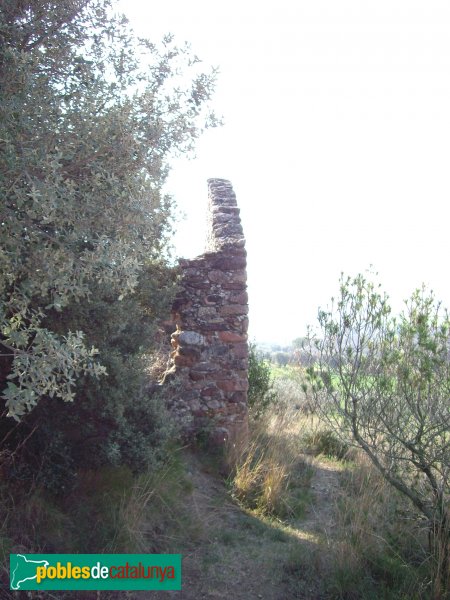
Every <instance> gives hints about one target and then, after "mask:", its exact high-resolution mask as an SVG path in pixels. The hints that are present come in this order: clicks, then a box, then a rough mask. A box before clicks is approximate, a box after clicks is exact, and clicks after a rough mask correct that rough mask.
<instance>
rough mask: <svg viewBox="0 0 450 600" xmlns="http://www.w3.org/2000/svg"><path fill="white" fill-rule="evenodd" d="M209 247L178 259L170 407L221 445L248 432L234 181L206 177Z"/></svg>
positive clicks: (244, 303) (244, 304) (243, 293)
mask: <svg viewBox="0 0 450 600" xmlns="http://www.w3.org/2000/svg"><path fill="white" fill-rule="evenodd" d="M208 189H209V196H208V197H209V207H208V236H207V243H206V252H205V253H204V254H202V255H200V256H198V257H196V258H194V259H191V260H185V259H183V260H180V268H181V271H182V277H181V291H180V293H179V294H178V296H177V298H176V300H175V303H174V306H173V315H172V316H173V320H174V322H175V325H176V331H175V332H174V333H173V334H172V340H171V343H172V348H173V352H172V354H171V360H172V362H173V367H172V369H171V371H172V373H174V372H175V373H176V374H177V375H178V376H179V378H178V380H179V381H181V385H180V386H179V387H178V392H176V393H175V394H174V396H173V397H172V399H171V404H172V406H173V408H174V409H175V410H176V411H177V413H178V414H181V415H183V414H186V415H188V416H190V417H191V430H192V431H193V432H196V431H197V432H198V431H199V430H202V429H203V428H206V429H207V430H208V429H209V430H210V431H211V433H212V435H213V438H214V439H215V440H217V441H218V442H220V441H222V440H224V439H225V440H226V439H228V438H230V437H231V436H236V435H242V434H244V435H245V432H246V430H247V388H248V345H247V328H248V316H247V315H248V297H247V285H246V281H247V276H246V250H245V239H244V234H243V231H242V226H241V222H240V217H239V208H238V207H237V204H236V196H235V193H234V191H233V188H232V186H231V184H230V182H228V181H226V180H224V179H209V180H208Z"/></svg>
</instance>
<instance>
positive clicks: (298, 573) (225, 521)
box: [141, 460, 339, 600]
mask: <svg viewBox="0 0 450 600" xmlns="http://www.w3.org/2000/svg"><path fill="white" fill-rule="evenodd" d="M312 466H313V469H314V472H313V476H312V480H311V497H312V501H311V505H310V507H309V509H308V510H307V513H306V515H305V518H304V519H302V520H296V521H295V522H292V523H291V524H286V523H281V522H279V521H276V520H269V519H262V518H260V517H255V516H253V515H252V514H251V513H250V512H247V511H245V510H243V509H242V508H240V507H239V506H237V505H236V504H235V503H234V502H233V501H232V499H231V498H230V496H229V494H228V491H227V488H226V485H225V484H224V482H223V481H221V480H220V479H218V478H216V477H214V476H213V475H211V474H208V473H205V472H204V471H202V469H201V467H199V466H198V465H196V466H195V467H194V468H193V469H192V472H191V477H192V483H193V492H192V495H191V498H190V510H191V512H192V518H193V519H195V520H198V522H199V523H200V524H201V534H200V539H199V540H198V543H194V544H193V547H192V549H191V550H188V551H187V552H184V553H183V590H182V591H181V592H165V597H166V598H176V599H180V600H198V599H201V598H211V599H214V598H216V599H219V598H222V599H225V598H227V599H228V598H230V599H233V600H258V599H263V600H289V599H291V598H292V599H294V598H295V599H297V600H302V599H305V600H306V599H308V600H319V599H320V598H323V595H322V589H323V586H322V583H321V581H320V577H318V575H317V572H318V570H319V571H320V567H319V569H318V561H321V560H322V559H323V554H324V552H326V547H327V539H328V538H329V536H330V534H331V532H332V529H333V506H334V502H335V498H336V492H337V490H338V487H339V469H338V467H337V466H336V465H335V464H333V463H328V462H327V461H316V460H315V461H313V463H312ZM141 597H142V596H141ZM160 597H161V595H160V594H157V593H153V594H150V595H148V594H146V595H145V598H146V599H151V598H160Z"/></svg>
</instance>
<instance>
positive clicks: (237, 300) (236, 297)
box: [230, 292, 248, 304]
mask: <svg viewBox="0 0 450 600" xmlns="http://www.w3.org/2000/svg"><path fill="white" fill-rule="evenodd" d="M230 302H231V303H232V304H247V302H248V294H247V292H242V293H241V294H232V295H231V296H230Z"/></svg>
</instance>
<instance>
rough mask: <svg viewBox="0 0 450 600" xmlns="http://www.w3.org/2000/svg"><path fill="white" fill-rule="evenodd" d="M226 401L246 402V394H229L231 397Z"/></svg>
mask: <svg viewBox="0 0 450 600" xmlns="http://www.w3.org/2000/svg"><path fill="white" fill-rule="evenodd" d="M228 400H229V401H230V402H236V403H237V402H246V401H247V394H246V393H245V392H234V394H231V396H229V397H228ZM232 411H236V409H235V408H233V409H232Z"/></svg>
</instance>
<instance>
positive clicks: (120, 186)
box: [0, 0, 215, 419]
mask: <svg viewBox="0 0 450 600" xmlns="http://www.w3.org/2000/svg"><path fill="white" fill-rule="evenodd" d="M0 40H1V41H0V172H1V174H2V178H1V181H0V191H1V202H0V204H1V208H0V211H1V213H0V389H3V398H4V400H5V402H6V408H7V411H8V415H9V416H12V417H14V418H15V419H20V418H21V417H22V416H23V415H24V414H25V413H26V412H27V411H29V410H30V409H32V408H33V407H34V406H35V405H36V404H37V403H38V401H39V400H40V399H42V398H53V397H59V398H62V399H63V400H65V401H70V400H73V399H74V397H75V394H76V381H77V379H79V378H80V377H82V376H85V375H87V374H90V375H93V376H95V377H100V376H102V375H105V373H106V371H105V368H104V366H102V365H101V362H99V361H98V360H97V359H98V358H100V359H101V357H98V356H97V349H96V348H95V347H94V346H93V345H92V344H91V343H89V340H87V337H89V335H88V332H89V325H88V327H87V328H86V327H83V328H81V327H80V322H77V321H76V320H75V319H73V318H62V319H59V318H58V315H59V314H63V313H64V314H65V315H66V317H67V315H68V314H69V309H70V310H72V309H73V307H74V306H75V305H76V304H78V305H80V306H83V305H90V304H91V303H93V302H96V301H97V300H99V299H100V298H99V296H98V295H99V294H100V296H101V295H102V294H103V296H105V295H106V296H107V297H108V298H109V300H108V302H109V303H110V304H111V302H112V299H114V300H115V301H116V302H117V303H120V302H123V301H125V300H126V299H127V298H129V297H130V295H132V294H133V293H134V292H136V290H137V287H138V282H139V274H140V272H141V271H142V268H143V266H144V264H146V265H147V266H148V265H149V264H150V265H151V264H152V263H154V264H156V263H158V262H160V261H161V259H163V258H164V256H165V254H166V247H167V238H168V235H169V233H170V222H171V213H172V203H171V199H170V198H169V197H167V196H165V195H163V193H162V186H163V184H164V182H165V180H166V177H167V174H168V170H169V166H168V161H169V160H170V158H171V157H172V156H173V155H174V153H177V152H189V151H190V150H191V149H192V148H193V144H194V142H195V139H196V138H197V136H198V135H199V133H200V131H201V129H202V126H203V125H202V124H204V125H211V124H214V116H213V115H206V114H205V112H204V105H205V102H206V101H207V100H208V99H209V97H210V94H211V92H212V89H213V84H214V77H215V75H214V73H210V74H205V73H202V72H201V71H200V70H199V68H198V66H197V63H198V59H197V58H196V57H195V56H193V55H192V54H191V53H190V51H189V49H188V48H187V47H183V48H178V47H176V46H175V45H174V43H173V40H172V38H171V37H166V38H165V39H164V40H163V42H162V44H161V46H160V47H159V48H158V47H157V46H156V45H154V44H152V43H150V42H149V41H148V40H142V39H139V40H137V39H135V38H134V36H133V35H132V32H131V31H130V30H129V28H128V26H127V23H126V20H125V19H124V18H123V17H121V16H117V15H114V14H113V13H112V5H111V2H110V1H109V0H58V1H55V0H23V1H20V2H16V1H11V0H0ZM189 73H190V74H191V78H190V79H189V77H188V74H189ZM181 75H183V77H181ZM186 81H187V82H188V83H186ZM55 323H58V326H57V327H55ZM62 323H66V325H67V328H66V329H64V328H62V327H61V324H62ZM83 325H86V323H84V324H83Z"/></svg>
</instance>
